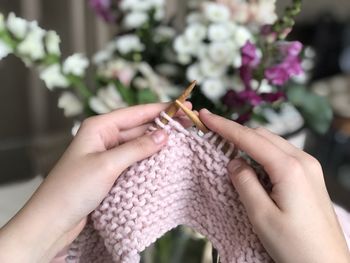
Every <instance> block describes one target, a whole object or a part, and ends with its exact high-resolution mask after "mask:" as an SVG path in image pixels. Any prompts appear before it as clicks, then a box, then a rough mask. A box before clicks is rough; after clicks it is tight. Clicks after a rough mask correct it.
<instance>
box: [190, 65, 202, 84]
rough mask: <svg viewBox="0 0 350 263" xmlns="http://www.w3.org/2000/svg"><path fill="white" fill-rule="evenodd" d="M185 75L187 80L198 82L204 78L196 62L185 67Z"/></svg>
mask: <svg viewBox="0 0 350 263" xmlns="http://www.w3.org/2000/svg"><path fill="white" fill-rule="evenodd" d="M186 77H187V80H188V81H193V80H196V81H197V82H198V84H201V83H202V81H203V79H204V76H203V74H202V72H201V69H200V67H199V65H198V64H193V65H191V66H189V67H188V68H187V71H186Z"/></svg>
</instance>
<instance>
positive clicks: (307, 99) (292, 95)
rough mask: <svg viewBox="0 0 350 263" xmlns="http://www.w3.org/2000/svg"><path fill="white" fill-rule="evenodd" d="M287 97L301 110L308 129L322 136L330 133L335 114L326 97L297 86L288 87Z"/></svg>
mask: <svg viewBox="0 0 350 263" xmlns="http://www.w3.org/2000/svg"><path fill="white" fill-rule="evenodd" d="M287 96H288V99H289V101H290V102H291V103H292V104H294V105H295V106H296V107H297V108H298V109H299V111H300V113H301V114H302V116H303V117H304V119H305V123H306V125H307V126H308V127H310V128H311V129H312V130H313V131H315V132H317V133H320V134H324V133H326V132H327V131H328V129H329V127H330V124H331V122H332V119H333V112H332V108H331V106H330V104H329V102H328V101H327V99H326V98H325V97H321V96H318V95H316V94H314V93H312V92H311V91H309V90H307V89H306V88H305V87H303V86H297V85H294V86H290V87H288V89H287Z"/></svg>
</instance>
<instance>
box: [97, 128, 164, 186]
mask: <svg viewBox="0 0 350 263" xmlns="http://www.w3.org/2000/svg"><path fill="white" fill-rule="evenodd" d="M167 138H168V135H167V133H166V131H164V130H157V131H155V132H153V133H152V134H148V135H143V136H142V137H139V138H136V139H134V140H132V141H129V142H126V143H124V144H122V145H120V146H118V147H116V148H114V149H111V150H108V151H106V152H104V153H101V158H102V160H103V162H104V163H105V164H106V165H107V166H108V167H111V169H112V170H113V171H114V173H115V174H116V175H119V174H120V173H121V172H122V171H124V170H125V169H126V168H127V167H129V166H131V165H132V164H134V163H136V162H138V161H140V160H143V159H145V158H147V157H149V156H151V155H152V154H154V153H156V152H158V151H159V150H160V149H161V148H162V147H163V146H164V145H165V144H166V142H167ZM112 180H115V178H112Z"/></svg>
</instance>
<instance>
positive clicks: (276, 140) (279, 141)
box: [255, 127, 300, 156]
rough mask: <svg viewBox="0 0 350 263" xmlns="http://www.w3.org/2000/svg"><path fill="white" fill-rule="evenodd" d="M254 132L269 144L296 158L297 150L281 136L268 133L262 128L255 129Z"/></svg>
mask: <svg viewBox="0 0 350 263" xmlns="http://www.w3.org/2000/svg"><path fill="white" fill-rule="evenodd" d="M255 132H256V133H258V134H260V135H261V136H263V137H264V138H266V139H267V140H269V141H270V142H271V143H273V144H274V145H276V146H277V147H279V148H280V149H282V150H283V151H284V152H285V153H287V154H290V155H293V156H297V155H298V152H300V150H299V149H298V148H296V147H295V146H294V145H292V144H291V143H289V142H288V141H287V140H285V139H284V138H282V137H281V136H278V135H277V134H274V133H272V132H270V131H269V130H267V129H265V128H263V127H259V128H257V129H255Z"/></svg>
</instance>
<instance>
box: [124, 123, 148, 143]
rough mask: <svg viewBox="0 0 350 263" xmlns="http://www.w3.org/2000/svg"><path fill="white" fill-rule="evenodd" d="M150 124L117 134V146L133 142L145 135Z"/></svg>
mask: <svg viewBox="0 0 350 263" xmlns="http://www.w3.org/2000/svg"><path fill="white" fill-rule="evenodd" d="M151 125H152V124H151V123H147V124H144V125H141V126H138V127H135V128H131V129H129V130H124V131H120V132H119V144H122V143H125V142H128V141H131V140H134V139H136V138H138V137H140V136H142V135H144V134H145V133H146V131H147V130H148V129H149V127H150V126H151Z"/></svg>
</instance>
